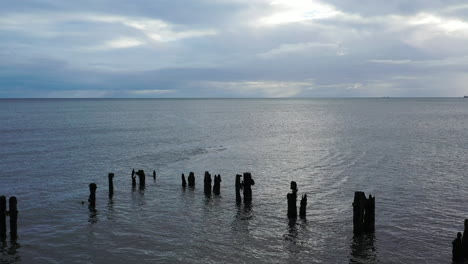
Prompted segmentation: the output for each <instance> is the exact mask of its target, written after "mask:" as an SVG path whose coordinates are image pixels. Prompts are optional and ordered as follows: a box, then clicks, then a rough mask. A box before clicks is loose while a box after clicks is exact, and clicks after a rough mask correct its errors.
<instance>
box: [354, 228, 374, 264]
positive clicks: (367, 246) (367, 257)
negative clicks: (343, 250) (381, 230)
mask: <svg viewBox="0 0 468 264" xmlns="http://www.w3.org/2000/svg"><path fill="white" fill-rule="evenodd" d="M378 262H379V259H378V257H377V248H376V246H375V234H374V233H371V234H362V235H354V236H353V239H352V241H351V257H350V259H349V263H378Z"/></svg>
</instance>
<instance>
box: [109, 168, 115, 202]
mask: <svg viewBox="0 0 468 264" xmlns="http://www.w3.org/2000/svg"><path fill="white" fill-rule="evenodd" d="M108 178H109V198H112V196H113V195H114V173H109V175H108Z"/></svg>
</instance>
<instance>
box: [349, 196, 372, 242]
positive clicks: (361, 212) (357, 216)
mask: <svg viewBox="0 0 468 264" xmlns="http://www.w3.org/2000/svg"><path fill="white" fill-rule="evenodd" d="M374 230H375V197H372V196H371V195H369V198H366V195H365V194H364V192H355V193H354V202H353V232H354V234H361V233H364V232H373V231H374Z"/></svg>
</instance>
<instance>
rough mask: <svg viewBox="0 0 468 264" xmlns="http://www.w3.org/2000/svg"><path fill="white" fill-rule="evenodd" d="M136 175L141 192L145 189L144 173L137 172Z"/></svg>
mask: <svg viewBox="0 0 468 264" xmlns="http://www.w3.org/2000/svg"><path fill="white" fill-rule="evenodd" d="M137 175H138V180H139V183H140V189H141V190H143V189H145V185H146V175H145V171H144V170H138V172H137Z"/></svg>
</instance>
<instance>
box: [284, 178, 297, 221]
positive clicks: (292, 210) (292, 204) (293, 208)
mask: <svg viewBox="0 0 468 264" xmlns="http://www.w3.org/2000/svg"><path fill="white" fill-rule="evenodd" d="M286 197H287V198H288V217H289V218H297V204H296V201H297V184H296V182H295V181H292V182H291V192H290V193H288V194H287V195H286Z"/></svg>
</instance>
